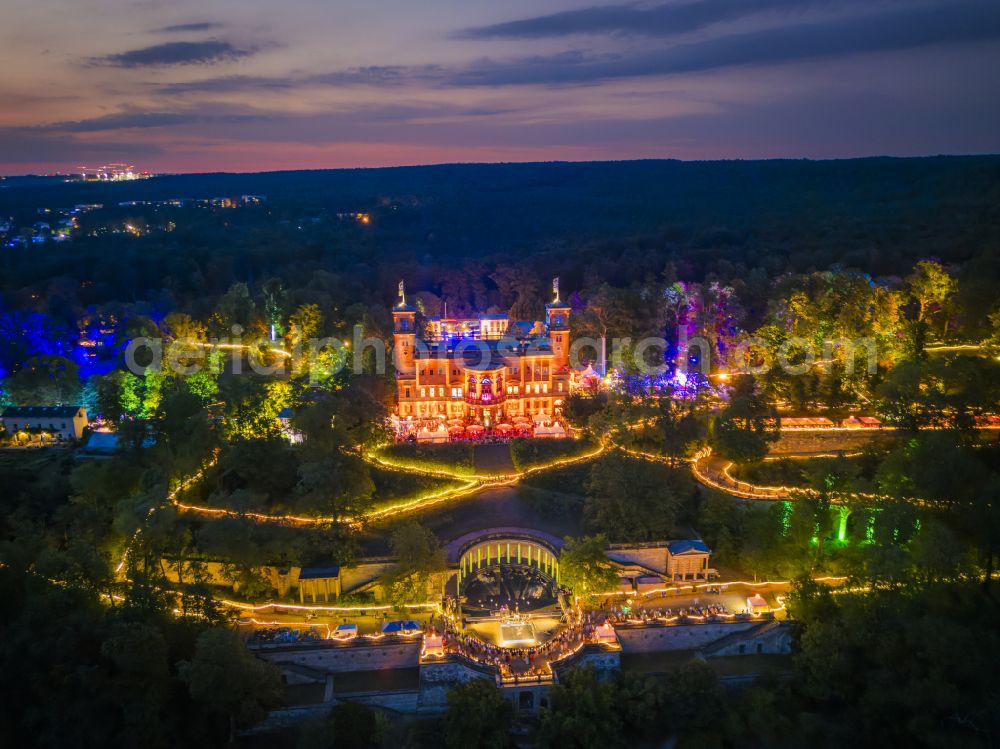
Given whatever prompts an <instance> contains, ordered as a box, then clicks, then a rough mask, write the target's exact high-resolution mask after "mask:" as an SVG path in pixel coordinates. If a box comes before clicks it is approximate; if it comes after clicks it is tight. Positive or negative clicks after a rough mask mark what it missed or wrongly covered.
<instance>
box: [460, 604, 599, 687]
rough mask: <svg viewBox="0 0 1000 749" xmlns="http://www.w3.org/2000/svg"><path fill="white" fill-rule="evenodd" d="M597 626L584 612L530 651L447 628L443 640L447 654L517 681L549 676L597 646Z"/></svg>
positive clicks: (593, 617)
mask: <svg viewBox="0 0 1000 749" xmlns="http://www.w3.org/2000/svg"><path fill="white" fill-rule="evenodd" d="M598 624H600V622H599V621H597V617H596V616H595V613H594V612H585V613H583V614H582V615H581V616H580V618H579V619H577V620H576V621H575V622H573V623H572V624H570V625H569V626H567V627H565V628H563V629H562V630H560V631H559V632H558V633H557V634H556V635H555V636H554V637H552V638H551V639H549V640H548V641H546V642H544V643H540V644H538V645H532V646H530V647H517V648H505V647H501V646H499V645H494V644H492V643H489V642H486V641H484V640H482V639H480V638H479V637H477V636H476V635H473V634H468V633H462V632H458V631H456V630H454V629H453V628H452V627H450V626H445V628H444V632H443V633H442V637H443V639H444V650H445V652H446V653H457V654H459V655H462V656H464V657H466V658H468V659H470V660H472V661H476V662H477V663H484V664H486V665H489V666H494V667H496V668H497V669H498V670H499V671H500V675H501V676H502V677H503V678H505V679H508V678H512V679H515V680H517V681H520V680H524V679H527V680H532V679H539V678H543V677H546V676H548V675H549V674H550V672H551V670H550V668H549V664H551V663H553V662H555V661H558V660H560V659H562V658H564V657H565V656H567V655H569V654H570V653H572V652H573V651H575V650H576V649H577V648H578V647H580V645H582V644H584V643H587V642H596V637H595V634H594V632H595V629H596V628H597V626H598Z"/></svg>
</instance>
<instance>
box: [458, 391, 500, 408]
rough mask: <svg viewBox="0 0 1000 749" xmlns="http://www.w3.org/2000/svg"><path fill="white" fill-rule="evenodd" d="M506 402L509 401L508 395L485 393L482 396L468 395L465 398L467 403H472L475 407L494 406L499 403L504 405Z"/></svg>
mask: <svg viewBox="0 0 1000 749" xmlns="http://www.w3.org/2000/svg"><path fill="white" fill-rule="evenodd" d="M505 400H507V394H506V393H483V394H482V395H477V394H476V393H468V394H467V395H466V396H465V402H466V403H471V404H472V405H474V406H494V405H496V404H497V403H503V402H504V401H505Z"/></svg>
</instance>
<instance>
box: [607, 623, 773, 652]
mask: <svg viewBox="0 0 1000 749" xmlns="http://www.w3.org/2000/svg"><path fill="white" fill-rule="evenodd" d="M758 624H759V622H753V621H748V622H732V623H731V624H676V625H655V624H654V625H648V626H622V625H618V626H616V627H615V632H616V633H617V634H618V641H619V642H620V643H621V646H622V651H623V652H625V653H655V652H658V651H662V650H696V649H698V648H702V647H704V646H706V645H708V644H710V643H713V642H715V641H716V640H720V639H722V638H723V637H725V636H727V635H730V634H732V633H734V632H742V631H743V630H746V629H750V628H751V627H756V626H757V625H758Z"/></svg>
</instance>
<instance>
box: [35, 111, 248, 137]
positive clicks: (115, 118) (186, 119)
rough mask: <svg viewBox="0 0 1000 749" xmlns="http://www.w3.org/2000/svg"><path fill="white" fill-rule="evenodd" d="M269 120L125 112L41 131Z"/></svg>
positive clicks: (192, 113)
mask: <svg viewBox="0 0 1000 749" xmlns="http://www.w3.org/2000/svg"><path fill="white" fill-rule="evenodd" d="M265 119H268V115H266V114H262V113H256V112H251V113H247V112H225V111H222V112H211V111H210V110H207V109H200V110H199V111H180V112H147V111H139V110H126V111H124V112H115V113H113V114H108V115H105V116H103V117H94V118H91V119H88V120H72V121H68V122H55V123H52V124H49V125H43V126H41V127H40V128H38V129H39V130H42V131H54V132H63V133H96V132H104V131H108V130H132V129H144V128H155V127H178V126H180V125H192V124H202V123H204V124H236V123H243V122H256V121H260V120H265Z"/></svg>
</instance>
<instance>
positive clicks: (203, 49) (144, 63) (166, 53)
mask: <svg viewBox="0 0 1000 749" xmlns="http://www.w3.org/2000/svg"><path fill="white" fill-rule="evenodd" d="M254 51H255V50H253V49H240V48H238V47H235V46H233V45H232V44H230V43H229V42H224V41H220V40H216V39H210V40H207V41H203V42H166V43H164V44H154V45H153V46H151V47H143V48H141V49H133V50H129V51H128V52H120V53H118V54H115V55H107V56H106V57H98V58H95V59H93V60H92V61H91V62H92V63H93V64H95V65H112V66H115V67H119V68H143V67H161V66H167V65H192V64H214V63H218V62H226V61H229V60H236V59H239V58H240V57H247V56H248V55H252V54H253V53H254Z"/></svg>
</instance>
